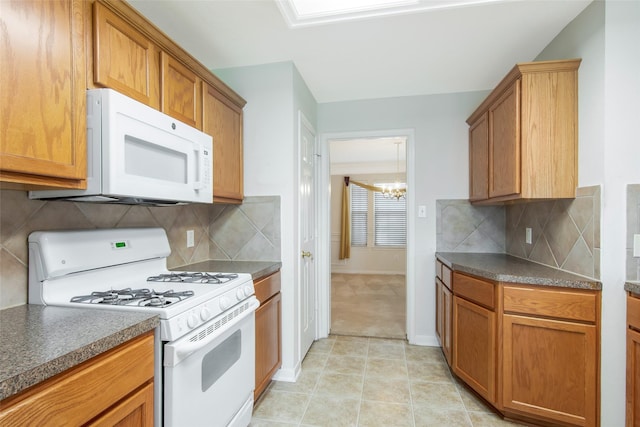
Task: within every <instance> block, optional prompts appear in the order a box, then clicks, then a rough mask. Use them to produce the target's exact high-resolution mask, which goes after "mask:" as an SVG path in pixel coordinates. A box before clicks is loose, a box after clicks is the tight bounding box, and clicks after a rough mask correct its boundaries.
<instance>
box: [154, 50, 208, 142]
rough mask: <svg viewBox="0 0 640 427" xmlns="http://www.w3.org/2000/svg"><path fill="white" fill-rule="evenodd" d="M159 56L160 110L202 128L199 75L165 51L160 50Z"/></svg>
mask: <svg viewBox="0 0 640 427" xmlns="http://www.w3.org/2000/svg"><path fill="white" fill-rule="evenodd" d="M160 58H161V61H160V62H161V63H162V72H161V75H160V82H161V85H160V86H161V88H162V102H161V105H162V107H161V110H162V111H163V112H164V113H166V114H168V115H170V116H171V117H173V118H175V119H178V120H180V121H181V122H183V123H186V124H188V125H190V126H193V127H195V128H196V129H200V130H202V96H201V91H202V83H201V80H200V77H198V75H197V74H196V73H195V72H194V71H193V70H191V69H189V68H187V67H186V66H185V65H183V64H182V63H181V62H180V61H178V60H177V59H175V58H174V57H172V56H171V55H169V54H167V53H166V52H161V53H160Z"/></svg>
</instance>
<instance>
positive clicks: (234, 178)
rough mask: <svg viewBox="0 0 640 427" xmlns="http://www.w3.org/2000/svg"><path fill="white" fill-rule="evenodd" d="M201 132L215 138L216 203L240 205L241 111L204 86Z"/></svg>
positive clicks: (242, 178) (215, 90)
mask: <svg viewBox="0 0 640 427" xmlns="http://www.w3.org/2000/svg"><path fill="white" fill-rule="evenodd" d="M202 92H203V102H202V104H203V108H202V112H203V118H202V130H203V131H204V132H205V133H207V134H209V135H211V136H213V200H214V201H215V202H226V203H229V202H231V203H240V202H242V199H243V197H244V195H243V192H244V189H243V181H244V168H243V166H244V159H243V152H242V109H241V108H239V107H237V106H236V105H234V104H233V103H232V102H231V101H229V100H228V99H227V98H226V97H225V96H224V95H223V94H222V93H220V92H219V91H218V90H217V89H215V88H214V87H212V86H211V85H209V84H206V83H203V88H202Z"/></svg>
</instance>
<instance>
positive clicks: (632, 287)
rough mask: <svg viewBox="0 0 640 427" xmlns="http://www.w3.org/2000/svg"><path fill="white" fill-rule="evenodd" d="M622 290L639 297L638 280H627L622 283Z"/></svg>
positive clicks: (639, 286) (639, 284)
mask: <svg viewBox="0 0 640 427" xmlns="http://www.w3.org/2000/svg"><path fill="white" fill-rule="evenodd" d="M624 290H625V291H628V292H631V293H632V294H636V295H637V296H638V297H640V282H627V283H625V284H624Z"/></svg>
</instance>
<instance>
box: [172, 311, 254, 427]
mask: <svg viewBox="0 0 640 427" xmlns="http://www.w3.org/2000/svg"><path fill="white" fill-rule="evenodd" d="M257 306H258V301H257V300H256V299H255V298H252V299H250V300H248V301H245V302H243V303H242V304H238V305H237V306H235V307H234V308H232V309H230V310H228V311H227V312H225V313H224V314H222V315H220V316H218V317H216V318H215V319H213V320H211V321H210V322H207V323H205V324H204V325H202V326H201V327H200V328H198V329H196V330H194V331H192V332H190V333H189V334H188V335H186V336H184V337H181V338H179V339H178V340H176V341H172V342H169V343H166V344H165V346H164V426H165V427H181V426H193V427H199V426H211V427H219V426H233V427H246V426H247V425H248V424H249V422H250V421H251V411H252V409H253V389H254V383H255V320H254V319H255V309H256V307H257Z"/></svg>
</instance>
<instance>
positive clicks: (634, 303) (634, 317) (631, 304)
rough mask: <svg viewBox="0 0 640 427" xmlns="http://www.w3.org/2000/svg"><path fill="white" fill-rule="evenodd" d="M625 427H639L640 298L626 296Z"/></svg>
mask: <svg viewBox="0 0 640 427" xmlns="http://www.w3.org/2000/svg"><path fill="white" fill-rule="evenodd" d="M627 321H628V327H627V405H626V406H627V416H626V419H627V421H626V425H627V427H637V426H640V296H637V295H635V294H629V295H628V296H627Z"/></svg>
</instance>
